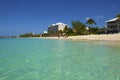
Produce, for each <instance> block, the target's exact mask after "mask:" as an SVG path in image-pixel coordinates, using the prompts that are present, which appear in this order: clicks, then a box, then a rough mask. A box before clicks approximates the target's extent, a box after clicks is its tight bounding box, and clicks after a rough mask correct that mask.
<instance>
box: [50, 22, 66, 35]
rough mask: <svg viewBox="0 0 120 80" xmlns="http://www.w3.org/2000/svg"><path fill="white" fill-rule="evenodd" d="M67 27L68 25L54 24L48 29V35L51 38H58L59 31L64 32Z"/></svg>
mask: <svg viewBox="0 0 120 80" xmlns="http://www.w3.org/2000/svg"><path fill="white" fill-rule="evenodd" d="M65 26H67V24H64V23H61V22H59V23H55V24H52V25H50V26H49V27H48V34H49V35H51V36H56V35H57V33H58V31H60V30H62V31H63V30H64V28H65Z"/></svg>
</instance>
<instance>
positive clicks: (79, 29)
mask: <svg viewBox="0 0 120 80" xmlns="http://www.w3.org/2000/svg"><path fill="white" fill-rule="evenodd" d="M71 24H72V27H73V32H74V33H75V34H76V35H84V34H85V31H86V26H85V25H84V24H83V23H82V22H80V21H72V22H71Z"/></svg>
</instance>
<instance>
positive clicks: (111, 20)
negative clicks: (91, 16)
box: [106, 18, 118, 22]
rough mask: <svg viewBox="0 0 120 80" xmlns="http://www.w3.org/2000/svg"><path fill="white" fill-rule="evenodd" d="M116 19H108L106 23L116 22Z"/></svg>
mask: <svg viewBox="0 0 120 80" xmlns="http://www.w3.org/2000/svg"><path fill="white" fill-rule="evenodd" d="M117 19H118V18H113V19H110V20H108V21H106V22H113V21H116V20H117Z"/></svg>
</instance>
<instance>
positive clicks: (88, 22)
mask: <svg viewBox="0 0 120 80" xmlns="http://www.w3.org/2000/svg"><path fill="white" fill-rule="evenodd" d="M86 24H88V25H89V27H92V25H94V24H96V22H95V21H94V19H92V18H89V19H88V20H87V22H86Z"/></svg>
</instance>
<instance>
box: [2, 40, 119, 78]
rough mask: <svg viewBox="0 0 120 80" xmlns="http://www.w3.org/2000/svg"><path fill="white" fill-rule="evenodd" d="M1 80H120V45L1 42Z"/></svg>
mask: <svg viewBox="0 0 120 80" xmlns="http://www.w3.org/2000/svg"><path fill="white" fill-rule="evenodd" d="M0 80H120V46H119V44H116V45H113V44H109V43H107V42H95V41H94V42H93V41H91V42H90V41H66V40H49V39H0Z"/></svg>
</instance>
